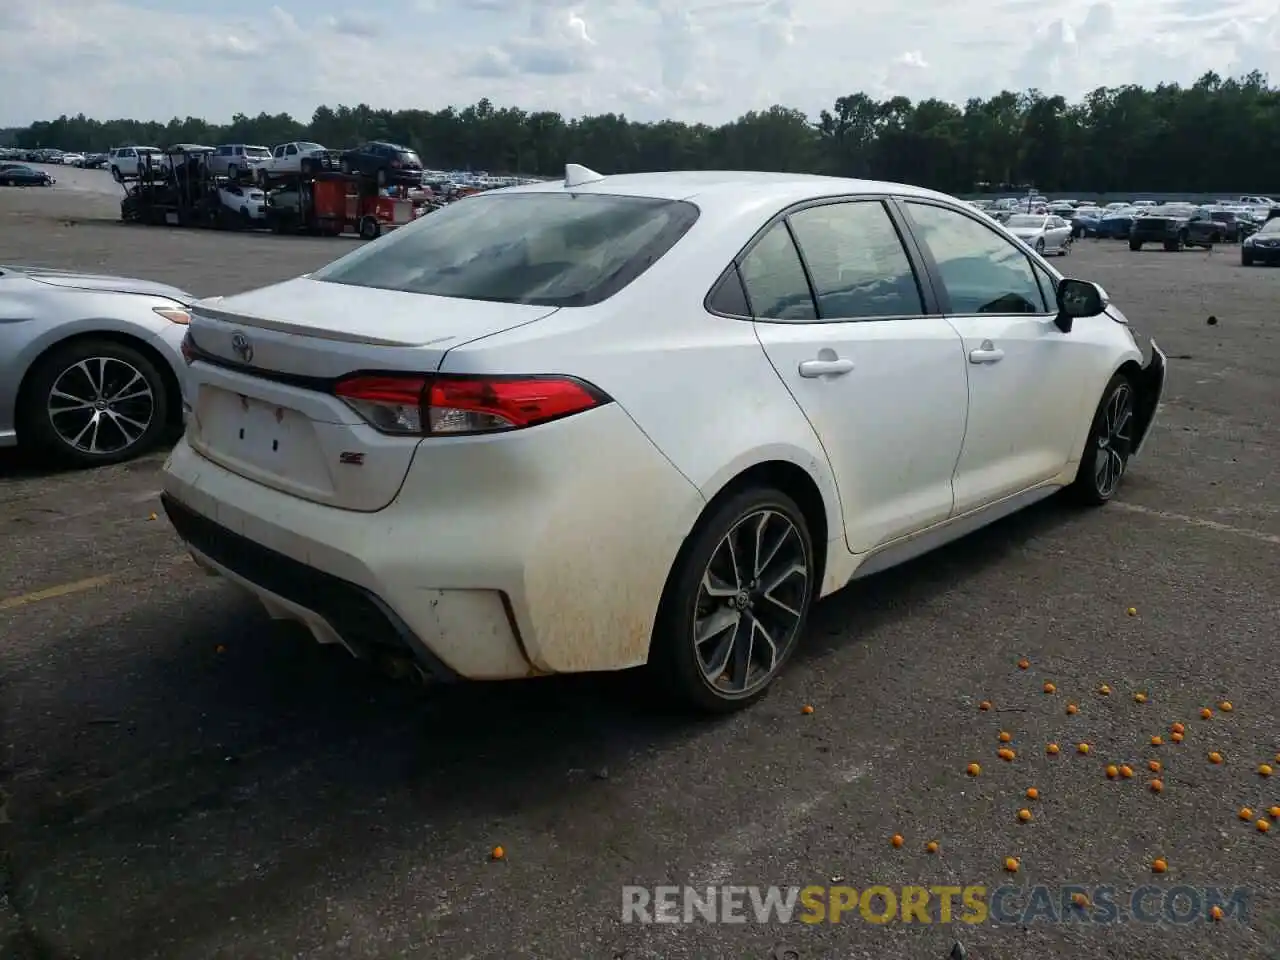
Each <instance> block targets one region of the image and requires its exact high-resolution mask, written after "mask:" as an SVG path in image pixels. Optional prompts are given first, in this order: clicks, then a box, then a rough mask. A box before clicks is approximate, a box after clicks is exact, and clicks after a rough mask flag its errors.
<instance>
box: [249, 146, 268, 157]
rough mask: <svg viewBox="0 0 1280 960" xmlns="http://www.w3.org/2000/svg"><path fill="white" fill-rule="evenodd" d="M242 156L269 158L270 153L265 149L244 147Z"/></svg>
mask: <svg viewBox="0 0 1280 960" xmlns="http://www.w3.org/2000/svg"><path fill="white" fill-rule="evenodd" d="M244 155H245V156H246V157H269V156H271V151H270V150H268V149H267V148H266V147H245V148H244Z"/></svg>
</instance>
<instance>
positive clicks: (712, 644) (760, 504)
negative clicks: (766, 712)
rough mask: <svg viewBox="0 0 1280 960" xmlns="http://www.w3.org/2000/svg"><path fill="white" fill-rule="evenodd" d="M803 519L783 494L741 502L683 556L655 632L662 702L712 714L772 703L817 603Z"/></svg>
mask: <svg viewBox="0 0 1280 960" xmlns="http://www.w3.org/2000/svg"><path fill="white" fill-rule="evenodd" d="M815 580H816V563H815V560H814V549H813V541H812V539H811V537H810V533H809V526H808V524H807V523H806V522H805V518H804V514H803V513H802V512H801V511H800V508H799V507H797V506H796V504H795V502H794V501H793V500H792V499H791V498H790V497H788V496H786V495H785V494H783V493H781V492H780V491H777V490H772V489H766V488H752V489H748V490H744V491H742V492H741V493H738V494H735V495H733V496H731V497H730V498H728V499H727V500H725V501H724V502H723V503H722V504H720V505H719V506H717V507H713V508H712V511H711V512H710V513H709V514H708V515H706V516H704V518H703V519H702V520H701V521H700V522H699V525H698V528H697V530H696V531H695V532H694V534H693V535H692V536H691V537H690V538H689V540H688V541H686V543H685V546H684V548H683V549H682V550H681V551H680V556H679V557H678V558H677V560H676V562H675V565H674V566H673V568H672V571H671V574H670V576H669V577H668V579H667V585H666V588H665V590H664V591H663V597H662V602H661V604H660V607H659V610H658V617H657V620H656V622H655V623H654V630H653V638H652V651H651V655H650V665H651V667H652V668H654V671H655V675H656V678H657V679H658V680H659V682H660V683H661V684H662V686H663V692H664V693H666V694H668V695H670V696H672V697H674V698H675V699H676V700H677V701H679V702H680V703H681V704H683V705H684V706H687V707H692V708H694V709H696V710H698V711H700V712H704V713H728V712H731V711H734V710H740V709H742V708H744V707H746V706H748V705H750V704H752V703H754V702H755V701H757V700H759V699H760V698H761V697H762V696H764V694H765V691H766V690H767V689H768V687H769V685H770V684H771V683H772V682H773V680H774V678H775V677H777V675H778V674H779V672H781V670H782V668H783V665H784V664H785V663H786V662H787V660H788V659H789V658H790V656H791V654H792V652H793V651H794V649H795V646H796V644H797V642H798V641H799V639H800V637H801V636H802V635H803V633H804V629H805V624H806V622H807V620H808V616H809V606H810V603H811V601H812V599H813V596H814V593H815V586H816V584H815Z"/></svg>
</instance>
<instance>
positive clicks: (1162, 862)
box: [1151, 857, 1169, 873]
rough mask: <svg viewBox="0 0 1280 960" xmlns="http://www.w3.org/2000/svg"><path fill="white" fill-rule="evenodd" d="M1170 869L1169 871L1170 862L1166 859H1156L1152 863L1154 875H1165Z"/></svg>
mask: <svg viewBox="0 0 1280 960" xmlns="http://www.w3.org/2000/svg"><path fill="white" fill-rule="evenodd" d="M1168 869H1169V861H1168V860H1166V859H1165V858H1164V857H1156V858H1155V859H1154V860H1152V861H1151V872H1152V873H1164V872H1165V871H1166V870H1168Z"/></svg>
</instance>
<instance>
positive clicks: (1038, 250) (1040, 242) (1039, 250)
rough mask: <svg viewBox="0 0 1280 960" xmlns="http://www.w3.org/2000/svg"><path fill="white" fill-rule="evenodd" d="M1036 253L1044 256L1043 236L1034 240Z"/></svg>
mask: <svg viewBox="0 0 1280 960" xmlns="http://www.w3.org/2000/svg"><path fill="white" fill-rule="evenodd" d="M1036 253H1038V254H1040V256H1042V257H1043V256H1044V237H1041V238H1040V239H1039V240H1037V241H1036Z"/></svg>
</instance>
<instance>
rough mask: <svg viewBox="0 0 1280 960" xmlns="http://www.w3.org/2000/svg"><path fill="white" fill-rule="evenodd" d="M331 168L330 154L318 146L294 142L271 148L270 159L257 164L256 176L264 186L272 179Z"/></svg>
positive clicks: (304, 142)
mask: <svg viewBox="0 0 1280 960" xmlns="http://www.w3.org/2000/svg"><path fill="white" fill-rule="evenodd" d="M332 167H333V160H332V154H331V153H330V152H329V151H328V150H327V149H325V148H324V147H322V146H321V145H320V144H318V143H311V142H310V141H307V140H294V141H293V142H291V143H281V144H279V145H277V146H275V147H272V148H271V157H270V159H267V160H264V161H262V162H261V163H260V164H258V166H257V171H256V176H257V178H258V182H259V183H260V184H266V182H267V181H268V180H270V179H272V178H273V177H281V176H287V175H289V174H297V173H312V172H318V171H320V170H328V169H331V168H332Z"/></svg>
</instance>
